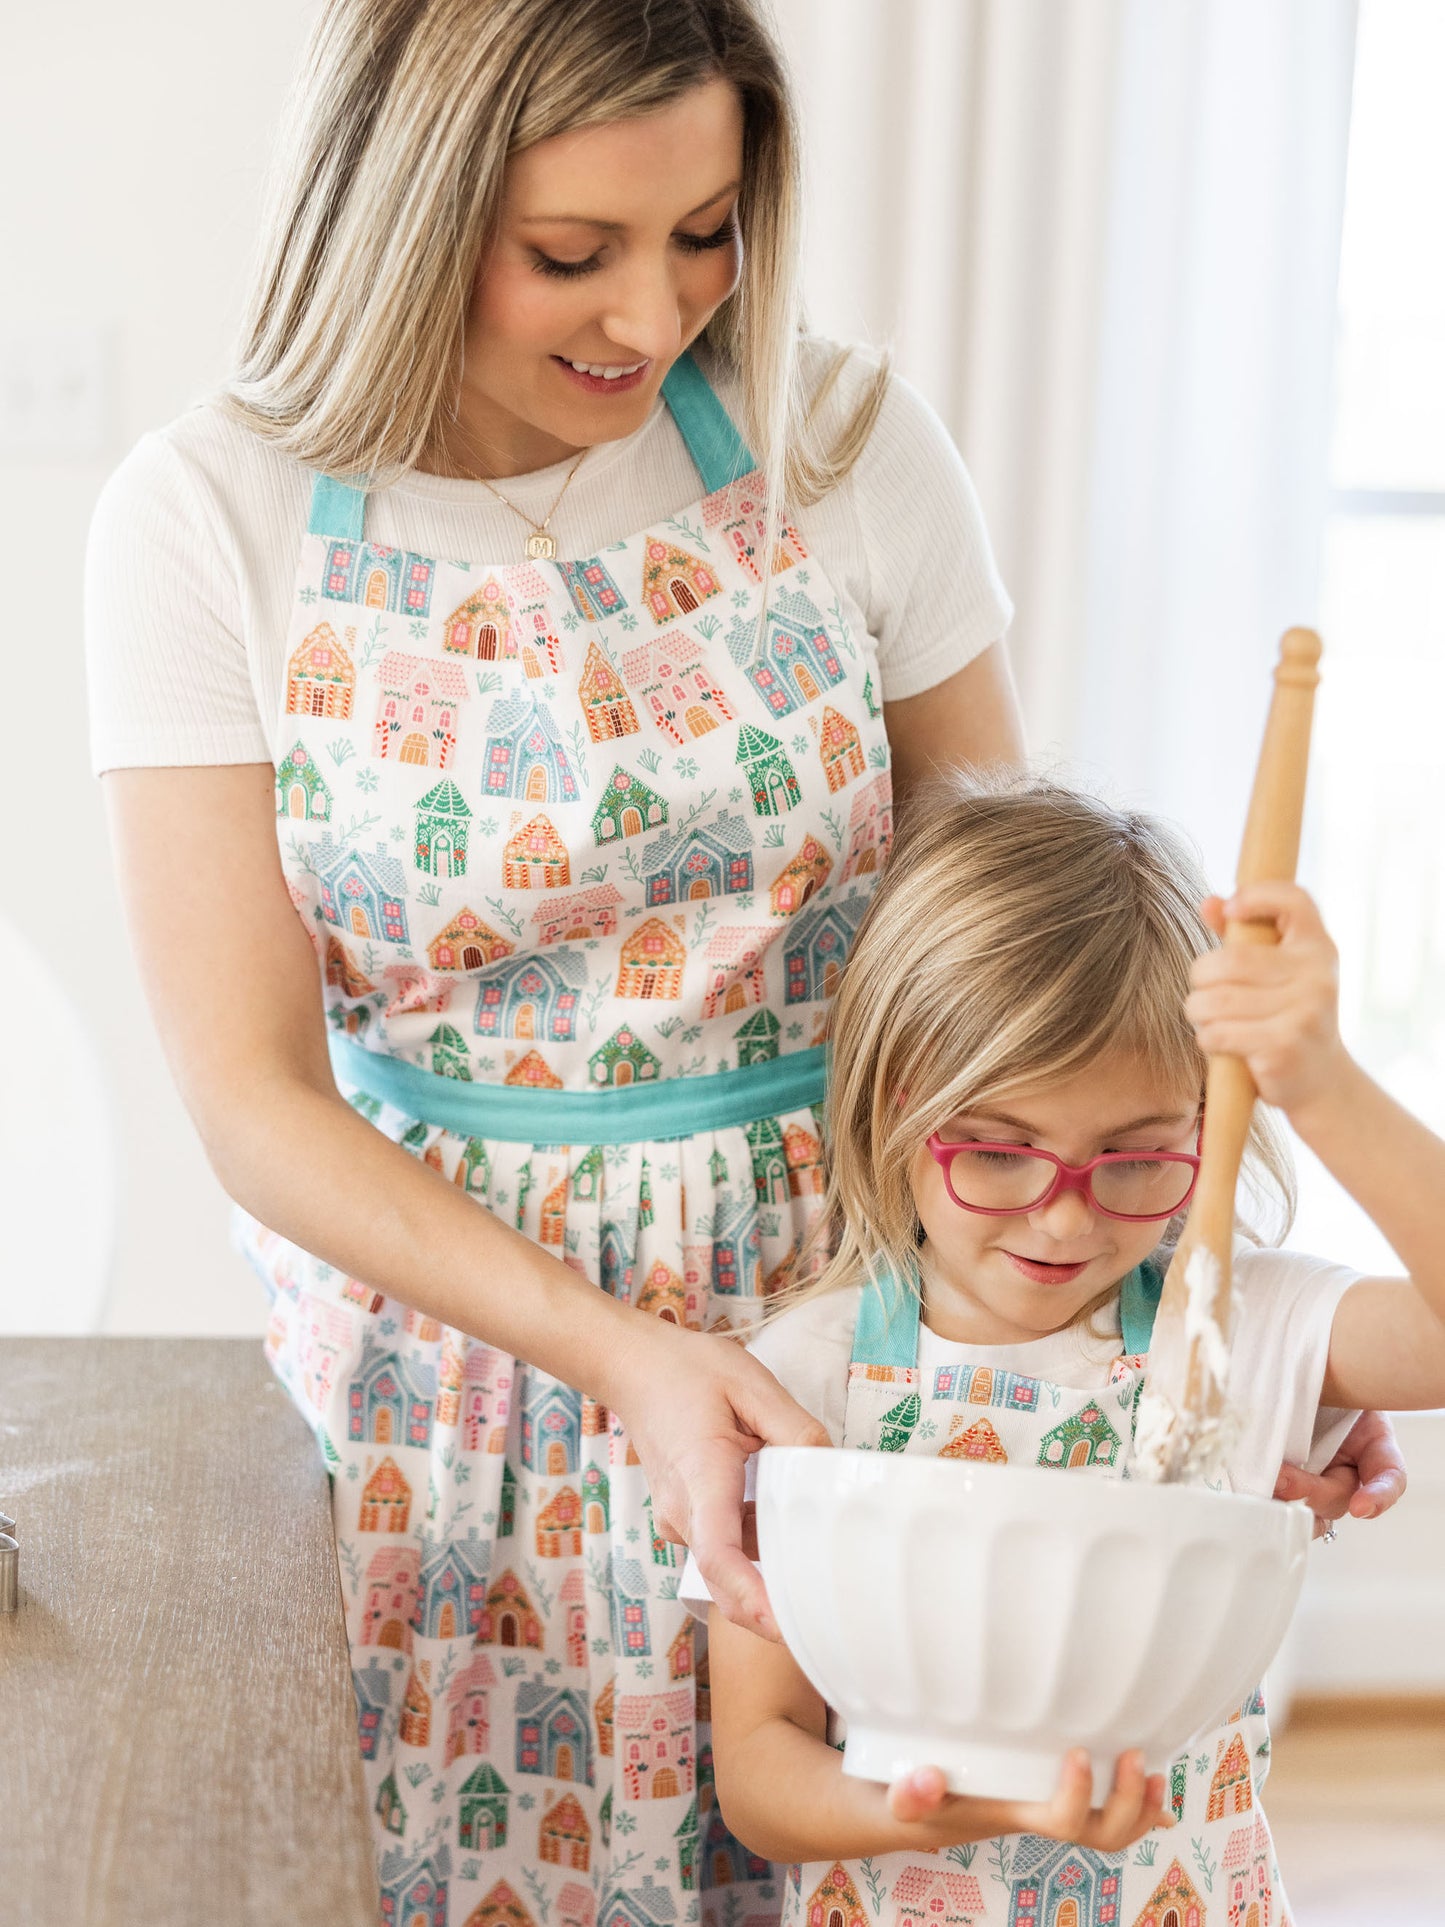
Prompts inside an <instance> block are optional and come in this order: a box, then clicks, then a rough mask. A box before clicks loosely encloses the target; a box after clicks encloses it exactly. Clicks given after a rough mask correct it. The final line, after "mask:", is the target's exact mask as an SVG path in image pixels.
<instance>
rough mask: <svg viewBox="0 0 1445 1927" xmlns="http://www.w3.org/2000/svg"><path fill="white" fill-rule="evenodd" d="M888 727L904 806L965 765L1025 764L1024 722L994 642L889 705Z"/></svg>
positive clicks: (898, 798) (1002, 653)
mask: <svg viewBox="0 0 1445 1927" xmlns="http://www.w3.org/2000/svg"><path fill="white" fill-rule="evenodd" d="M883 726H884V728H885V729H886V730H887V731H888V746H889V750H890V753H891V756H892V761H893V796H894V801H895V802H896V803H898V804H900V805H902V804H906V803H907V801H908V799H909V797H910V796H911V795H912V794H913V792H914V791H916V790H917V788H918V786H919V785H920V784H921V783H925V782H927V780H928V778H929V777H930V776H935V775H937V774H938V773H939V772H940V771H941V770H949V769H957V768H961V767H962V766H964V765H965V764H969V765H972V766H974V767H975V768H985V767H988V766H991V765H995V764H999V763H1003V764H1009V765H1013V766H1016V767H1017V766H1021V765H1022V763H1023V760H1024V726H1023V718H1022V716H1021V715H1020V713H1019V699H1018V694H1017V692H1016V690H1015V689H1014V684H1013V674H1012V672H1011V670H1010V668H1009V660H1008V654H1007V652H1006V650H1005V648H1004V645H1003V643H1002V642H993V643H990V644H989V646H988V648H987V649H985V650H984V651H983V653H982V654H981V655H978V656H975V657H974V659H973V661H972V662H970V663H968V664H966V665H965V667H964V668H962V669H960V670H959V671H958V672H957V674H956V675H952V676H950V677H949V678H948V679H947V681H946V682H941V683H938V684H936V685H935V686H934V687H933V688H932V689H925V690H924V691H923V692H922V693H921V694H920V695H917V696H904V697H902V698H901V699H900V700H899V701H898V702H892V703H884V705H883Z"/></svg>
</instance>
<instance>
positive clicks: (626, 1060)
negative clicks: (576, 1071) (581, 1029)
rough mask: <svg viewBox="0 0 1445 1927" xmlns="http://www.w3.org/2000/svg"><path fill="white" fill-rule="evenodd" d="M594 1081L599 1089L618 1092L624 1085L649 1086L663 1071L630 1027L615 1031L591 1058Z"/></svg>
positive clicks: (589, 1060)
mask: <svg viewBox="0 0 1445 1927" xmlns="http://www.w3.org/2000/svg"><path fill="white" fill-rule="evenodd" d="M587 1069H588V1072H589V1074H590V1075H591V1078H592V1082H593V1083H594V1084H596V1085H597V1086H598V1088H599V1089H614V1088H617V1087H620V1086H621V1085H623V1084H648V1083H651V1082H652V1080H653V1079H654V1078H655V1077H656V1076H657V1075H658V1074H659V1072H660V1071H661V1070H662V1060H661V1059H660V1058H658V1057H655V1056H654V1055H653V1053H652V1052H651V1051H650V1050H649V1049H648V1048H647V1046H646V1044H644V1043H643V1041H642V1039H641V1038H640V1037H639V1036H638V1035H637V1032H636V1031H635V1030H634V1029H633V1028H632V1026H631V1025H630V1024H624V1025H623V1026H622V1027H621V1029H620V1030H615V1031H613V1033H612V1035H611V1036H610V1037H609V1038H608V1040H607V1042H606V1043H605V1044H603V1045H602V1047H601V1049H600V1050H595V1051H593V1053H592V1055H591V1056H590V1057H589V1058H588V1059H587Z"/></svg>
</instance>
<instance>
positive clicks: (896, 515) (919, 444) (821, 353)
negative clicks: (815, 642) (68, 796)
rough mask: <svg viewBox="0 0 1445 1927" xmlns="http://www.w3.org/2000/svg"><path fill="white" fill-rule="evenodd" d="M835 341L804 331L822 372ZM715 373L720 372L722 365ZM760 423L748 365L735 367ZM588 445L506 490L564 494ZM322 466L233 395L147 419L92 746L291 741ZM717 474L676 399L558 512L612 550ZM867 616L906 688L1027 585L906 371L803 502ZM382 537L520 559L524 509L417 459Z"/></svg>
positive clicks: (147, 756)
mask: <svg viewBox="0 0 1445 1927" xmlns="http://www.w3.org/2000/svg"><path fill="white" fill-rule="evenodd" d="M831 352H832V345H831V344H830V343H826V342H823V341H820V340H816V339H811V338H810V339H809V340H807V341H805V342H804V343H803V347H802V367H803V378H804V382H805V384H807V383H810V382H812V383H815V382H816V381H817V379H818V378H819V376H820V374H821V371H822V369H823V368H824V367H825V366H826V365H827V361H828V358H829V356H830V354H831ZM872 365H873V364H872V363H871V362H870V361H869V360H868V359H867V358H866V357H865V356H863V355H861V354H860V355H855V356H854V357H853V359H852V360H851V361H850V363H849V366H848V368H847V369H846V370H845V372H844V374H843V376H842V377H841V378H840V380H839V381H838V383H837V385H836V387H835V389H834V391H833V393H832V394H831V395H830V396H829V398H828V401H827V403H826V405H825V411H824V420H825V423H826V424H831V423H835V422H837V421H840V420H843V419H846V416H847V413H848V411H849V409H850V407H851V405H852V404H853V403H854V402H855V401H856V399H857V398H858V397H859V395H860V394H861V393H862V391H863V386H864V383H865V382H866V379H867V376H868V373H869V371H870V369H871V367H872ZM709 373H710V374H713V373H714V371H713V370H711V369H710V370H709ZM714 385H715V387H716V390H717V393H718V395H719V398H720V399H721V400H722V402H723V405H724V406H725V407H726V408H727V409H728V411H729V413H730V414H731V415H732V416H733V419H734V421H740V407H739V400H738V394H737V388H736V385H735V383H734V382H733V381H732V380H731V379H729V378H727V377H723V376H715V379H714ZM569 466H570V463H559V464H558V465H556V466H555V467H552V468H545V469H538V470H536V471H534V472H533V473H531V474H529V475H514V476H511V477H510V478H508V480H507V481H506V482H505V484H504V485H503V486H504V491H505V493H506V495H507V496H508V497H509V498H510V499H511V500H512V501H514V502H515V503H516V504H517V506H518V508H519V509H521V510H522V511H523V513H525V514H528V515H534V516H535V517H536V518H537V519H538V520H540V519H541V517H542V516H543V515H544V514H545V513H546V511H547V509H548V507H549V505H550V504H551V502H552V500H553V497H554V496H555V495H556V494H557V491H558V489H559V488H560V487H561V485H562V482H563V480H564V479H565V477H566V474H567V469H568V467H569ZM311 484H312V478H311V475H310V473H309V472H308V471H307V470H306V469H304V468H303V467H302V466H301V465H300V464H299V463H297V462H295V461H293V460H291V459H290V458H289V457H287V456H284V455H281V454H278V453H277V451H276V450H275V449H274V448H273V447H272V446H271V445H270V444H269V443H267V442H264V441H262V440H261V439H260V438H259V437H258V436H256V435H254V434H253V433H252V432H251V431H250V430H249V429H247V428H245V427H244V426H242V425H241V424H239V423H237V422H235V421H233V420H231V419H230V418H229V417H227V416H226V415H224V414H223V413H222V412H221V411H220V409H219V408H217V407H216V406H215V405H214V404H206V405H203V406H200V407H197V408H194V409H192V410H191V411H190V412H189V413H188V414H185V415H182V416H181V417H180V418H179V419H178V420H177V421H175V422H172V423H171V425H170V426H169V427H168V428H163V429H160V430H159V431H157V432H156V433H153V434H149V435H145V436H143V437H142V438H141V440H140V441H139V442H138V443H137V444H136V446H135V448H134V449H133V450H132V451H131V453H130V454H129V455H128V456H127V457H126V459H125V461H124V462H122V464H121V466H120V467H119V468H118V469H117V470H116V472H115V473H114V474H113V475H112V476H111V478H110V480H109V481H108V482H107V483H106V485H105V488H104V490H103V491H102V493H101V496H100V499H99V501H98V503H97V505H96V510H95V515H94V519H93V521H92V524H91V531H90V543H89V548H88V551H87V556H86V649H87V658H88V666H89V682H90V716H91V757H92V762H93V765H94V768H95V770H96V773H97V774H100V773H102V772H104V771H105V770H107V769H115V768H125V767H135V766H145V765H152V764H160V765H166V764H200V763H245V762H266V761H269V760H270V749H269V724H270V721H271V719H272V718H273V717H274V716H275V715H276V714H277V712H278V710H279V708H280V701H281V689H282V682H283V669H284V649H285V642H286V637H287V633H288V626H289V621H290V614H291V603H292V596H293V593H294V587H295V574H296V560H297V552H298V548H299V545H300V542H301V538H302V535H303V533H304V531H305V528H306V523H307V518H308V514H309V509H310V494H311ZM702 493H703V485H702V482H701V481H700V480H699V477H698V474H697V470H696V469H695V467H694V466H693V462H692V458H691V457H690V456H689V454H688V452H687V446H686V444H685V443H684V441H683V439H682V436H681V435H680V433H679V432H678V430H677V428H676V426H675V424H674V423H673V420H672V416H671V414H670V413H669V412H668V409H667V407H666V405H665V404H664V403H663V402H662V401H661V399H659V400H658V401H657V402H656V403H655V404H654V406H653V408H652V410H651V412H650V413H649V415H648V417H647V419H646V421H645V422H644V423H643V424H642V426H641V427H640V428H639V429H637V431H636V432H635V433H634V434H632V435H629V436H626V437H624V438H623V439H622V440H620V441H615V442H603V443H599V444H598V445H597V446H596V447H595V448H593V449H592V450H590V451H589V453H588V455H587V456H586V458H585V459H584V461H583V462H582V465H581V467H580V468H579V469H578V471H577V474H576V477H575V479H574V480H573V482H572V484H571V486H570V487H569V488H568V490H567V492H566V494H565V495H564V496H563V498H562V503H561V506H560V507H559V508H558V510H557V513H556V515H555V516H554V517H553V520H552V524H551V527H552V532H553V533H554V534H555V535H556V537H557V541H558V549H559V553H560V554H561V555H563V556H572V557H577V556H588V555H595V554H596V553H597V552H598V551H599V550H600V549H602V548H604V547H606V545H607V544H609V543H611V542H617V541H620V540H621V539H622V538H624V537H625V536H629V535H633V534H636V533H637V532H638V531H640V530H642V529H645V528H648V527H650V526H651V525H652V524H654V523H656V522H658V521H661V520H663V519H664V518H666V517H667V516H669V515H675V514H676V513H677V512H678V511H679V510H680V509H683V508H685V507H687V506H689V505H690V504H691V503H693V502H695V501H696V500H697V499H698V498H699V497H700V496H701V494H702ZM796 522H797V526H798V529H799V532H800V534H801V535H802V537H803V541H804V543H805V544H806V546H807V547H808V549H809V550H810V551H811V553H812V554H813V555H814V556H815V557H816V559H817V562H818V565H819V567H820V568H821V569H822V570H823V571H824V573H825V574H826V575H827V577H828V579H829V581H830V582H831V583H832V584H833V586H834V587H835V588H836V589H837V591H838V593H839V596H840V598H841V601H842V604H843V610H842V613H843V615H844V617H845V619H846V620H847V621H848V622H849V624H850V625H855V626H856V625H862V626H863V627H865V628H866V629H867V630H868V632H869V633H870V634H871V635H872V636H873V637H874V638H875V639H876V641H877V644H878V663H879V672H880V681H881V684H882V689H881V694H882V697H883V699H884V700H886V701H894V700H897V699H898V698H900V697H904V696H913V695H917V694H918V693H919V692H921V691H922V690H925V689H930V688H932V687H933V686H934V684H936V683H939V682H942V681H944V680H945V679H946V678H947V677H949V676H951V675H953V674H954V673H955V672H956V671H957V670H959V669H961V668H963V667H964V666H965V665H966V664H967V663H969V662H970V661H972V659H973V658H974V657H975V656H977V655H979V654H980V653H981V652H982V651H983V650H984V649H986V648H987V647H988V645H989V644H990V643H992V642H995V641H997V640H998V638H999V637H1000V636H1002V634H1003V632H1004V630H1005V629H1006V628H1007V626H1008V622H1009V618H1010V616H1011V615H1012V605H1011V604H1010V602H1009V599H1008V596H1007V594H1006V593H1005V591H1004V588H1003V584H1002V583H1001V582H1000V580H999V576H998V571H997V569H996V567H995V565H994V559H993V554H992V552H991V550H990V547H989V541H988V534H987V531H986V530H985V528H984V524H983V517H982V514H981V512H980V509H979V505H978V499H977V497H976V495H975V494H974V490H973V484H972V483H971V481H970V480H969V477H968V472H967V470H966V469H965V468H964V465H963V462H962V460H961V459H960V457H959V454H958V451H957V450H956V449H955V447H954V445H953V443H952V441H951V440H950V439H949V436H948V433H947V431H946V430H945V428H944V427H943V424H942V423H941V422H940V421H939V419H938V417H937V416H936V415H935V414H934V413H933V411H932V409H931V408H930V407H929V406H928V404H927V403H926V402H925V401H924V400H923V398H922V397H921V396H920V395H919V394H918V393H917V392H916V391H915V390H914V389H912V388H911V387H909V385H908V384H907V383H906V382H905V381H903V380H901V379H900V378H899V377H897V376H895V377H894V378H893V379H892V381H891V382H890V384H889V388H888V392H887V396H886V398H885V400H884V403H883V407H882V410H881V412H880V414H879V417H878V420H877V423H876V425H875V427H874V429H873V432H872V435H871V436H870V437H869V440H868V443H867V445H866V447H865V448H864V450H863V453H862V455H861V456H860V457H859V460H858V462H857V464H856V466H855V467H854V468H853V470H852V471H851V473H850V474H849V475H848V477H847V478H846V479H845V481H843V482H842V483H841V484H840V485H839V486H838V487H837V488H836V489H834V490H833V491H832V493H831V494H829V495H828V496H826V497H825V498H824V500H823V501H821V502H819V503H817V504H816V505H815V506H814V507H813V508H810V509H808V510H806V511H803V512H802V513H800V514H799V515H798V516H797V517H796ZM366 527H367V535H368V538H369V539H370V540H372V541H375V542H380V543H386V544H390V545H392V546H395V547H398V548H402V549H409V550H411V551H413V552H414V553H416V554H420V555H434V556H442V557H447V558H452V557H455V558H458V559H463V560H467V561H473V562H489V561H501V560H506V559H508V558H514V559H515V558H520V555H521V540H522V538H524V537H525V535H526V530H525V529H524V527H523V525H522V523H521V522H520V521H519V520H518V518H517V517H516V516H515V515H513V514H512V513H511V512H510V511H509V510H508V509H506V508H505V507H504V506H503V504H502V503H501V502H499V501H498V500H497V498H496V497H495V496H494V495H492V494H491V493H490V492H489V491H488V490H487V489H486V488H485V487H484V486H483V485H482V484H481V483H480V482H467V481H455V480H450V479H448V478H446V477H443V476H437V475H424V474H420V473H416V472H413V473H411V474H410V475H408V476H407V477H406V478H405V479H404V480H403V481H401V482H399V483H397V484H396V485H395V486H394V487H392V488H389V489H385V490H382V491H379V492H377V493H376V494H374V495H372V496H371V497H370V499H369V500H368V503H367V523H366Z"/></svg>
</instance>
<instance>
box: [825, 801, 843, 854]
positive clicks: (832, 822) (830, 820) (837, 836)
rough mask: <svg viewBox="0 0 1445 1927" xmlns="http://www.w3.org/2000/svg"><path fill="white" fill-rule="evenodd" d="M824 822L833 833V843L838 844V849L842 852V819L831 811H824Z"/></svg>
mask: <svg viewBox="0 0 1445 1927" xmlns="http://www.w3.org/2000/svg"><path fill="white" fill-rule="evenodd" d="M823 821H824V822H825V823H826V824H827V825H828V829H829V831H830V832H831V833H832V837H833V841H834V842H835V843H836V844H837V846H838V848H839V849H840V850H841V849H842V847H843V823H842V819H841V818H840V817H837V816H835V815H834V814H833V812H832V811H831V810H824V812H823Z"/></svg>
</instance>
